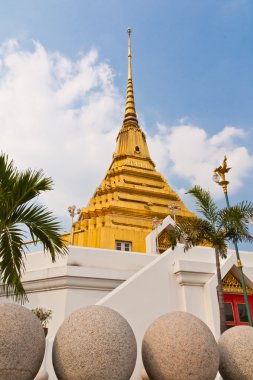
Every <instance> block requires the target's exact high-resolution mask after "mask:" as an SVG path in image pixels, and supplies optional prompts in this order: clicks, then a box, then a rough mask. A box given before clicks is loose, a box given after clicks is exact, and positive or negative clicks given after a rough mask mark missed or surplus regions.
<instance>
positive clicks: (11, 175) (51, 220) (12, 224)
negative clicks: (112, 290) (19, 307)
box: [0, 154, 67, 303]
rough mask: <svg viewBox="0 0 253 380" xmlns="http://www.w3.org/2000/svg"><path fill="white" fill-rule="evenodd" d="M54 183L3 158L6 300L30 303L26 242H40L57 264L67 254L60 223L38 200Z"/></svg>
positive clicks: (0, 269) (1, 272) (0, 235)
mask: <svg viewBox="0 0 253 380" xmlns="http://www.w3.org/2000/svg"><path fill="white" fill-rule="evenodd" d="M52 185H53V182H52V179H51V178H47V177H45V176H44V173H43V171H42V170H39V171H35V170H34V171H33V170H31V169H28V170H25V171H18V169H17V168H16V167H15V166H14V163H13V161H12V160H9V159H8V156H6V155H4V154H1V155H0V280H1V282H2V285H3V290H4V292H5V294H6V296H7V297H9V296H12V297H13V298H14V299H15V300H16V301H19V302H21V303H23V302H24V301H25V300H27V296H26V293H25V290H24V287H23V285H22V282H21V277H22V274H23V272H24V270H25V263H24V259H25V254H26V253H27V251H28V249H27V245H26V244H25V242H26V241H27V240H28V238H29V239H30V240H32V242H33V243H34V244H36V243H38V242H41V243H42V245H43V248H44V251H46V250H47V251H49V253H50V255H51V258H52V261H53V262H54V261H55V259H56V255H57V254H60V255H62V254H66V253H67V248H66V247H65V246H64V244H63V242H62V240H61V238H60V235H59V233H60V231H61V226H60V223H59V222H58V221H57V220H56V218H55V217H54V215H53V214H52V213H51V212H50V211H49V210H48V209H47V208H46V207H45V206H43V205H41V204H39V203H38V202H36V201H37V199H36V198H37V196H38V195H39V194H40V193H42V192H44V191H47V190H52Z"/></svg>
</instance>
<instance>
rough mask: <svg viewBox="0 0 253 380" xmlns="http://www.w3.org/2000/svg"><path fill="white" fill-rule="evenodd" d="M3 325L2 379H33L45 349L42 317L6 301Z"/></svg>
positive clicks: (1, 318) (0, 341)
mask: <svg viewBox="0 0 253 380" xmlns="http://www.w3.org/2000/svg"><path fill="white" fill-rule="evenodd" d="M0 326H1V328H0V379H1V380H32V379H34V377H35V376H36V374H37V372H38V371H39V369H40V366H41V363H42V360H43V357H44V351H45V334H44V331H43V328H42V325H41V323H40V321H39V319H38V318H37V317H36V316H35V315H34V314H33V313H32V312H31V311H30V310H29V309H27V308H25V307H23V306H19V305H15V304H12V303H3V304H0Z"/></svg>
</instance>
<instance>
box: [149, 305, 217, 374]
mask: <svg viewBox="0 0 253 380" xmlns="http://www.w3.org/2000/svg"><path fill="white" fill-rule="evenodd" d="M142 358H143V364H144V367H145V369H146V371H147V374H148V376H149V377H150V379H152V380H175V379H176V380H213V379H215V377H216V375H217V372H218V367H219V350H218V346H217V343H216V341H215V339H214V336H213V334H212V332H211V330H210V329H209V328H208V327H207V326H206V324H205V323H204V322H202V321H201V320H200V319H199V318H197V317H195V316H194V315H192V314H190V313H185V312H174V313H168V314H164V315H162V316H161V317H159V318H158V319H156V320H155V321H154V322H153V323H152V324H151V325H150V326H149V328H148V329H147V331H146V333H145V335H144V338H143V342H142Z"/></svg>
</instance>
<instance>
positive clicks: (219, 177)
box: [213, 156, 253, 326]
mask: <svg viewBox="0 0 253 380" xmlns="http://www.w3.org/2000/svg"><path fill="white" fill-rule="evenodd" d="M230 169H231V168H228V167H227V157H226V156H225V157H224V160H223V163H222V165H221V166H219V167H218V168H216V169H214V174H213V181H214V182H216V183H218V184H219V185H220V186H221V187H222V189H223V192H224V194H225V199H226V204H227V207H230V204H229V199H228V189H227V187H228V184H229V181H227V180H226V176H225V174H226V173H228V172H229V170H230ZM233 243H234V247H235V253H236V258H237V267H238V269H239V271H240V276H241V282H242V289H243V296H244V300H245V306H246V311H247V316H248V320H249V324H250V326H253V324H252V317H251V312H250V306H249V300H248V295H247V290H246V284H245V278H244V274H243V269H242V268H243V267H242V262H241V259H240V254H239V249H238V245H237V241H236V240H234V241H233Z"/></svg>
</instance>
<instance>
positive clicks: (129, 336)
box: [53, 305, 137, 380]
mask: <svg viewBox="0 0 253 380" xmlns="http://www.w3.org/2000/svg"><path fill="white" fill-rule="evenodd" d="M136 356H137V348H136V340H135V336H134V333H133V330H132V328H131V327H130V325H129V323H128V322H127V321H126V320H125V318H123V317H122V316H121V315H120V314H119V313H117V312H116V311H114V310H112V309H110V308H108V307H104V306H97V305H93V306H87V307H83V308H81V309H78V310H77V311H75V312H74V313H72V314H71V315H70V316H69V317H68V318H67V319H66V320H65V321H64V322H63V324H62V325H61V326H60V328H59V330H58V332H57V334H56V337H55V340H54V345H53V365H54V369H55V373H56V375H57V377H58V379H59V380H76V379H89V380H105V379H108V380H129V379H130V377H131V375H132V372H133V370H134V367H135V362H136Z"/></svg>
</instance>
